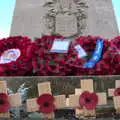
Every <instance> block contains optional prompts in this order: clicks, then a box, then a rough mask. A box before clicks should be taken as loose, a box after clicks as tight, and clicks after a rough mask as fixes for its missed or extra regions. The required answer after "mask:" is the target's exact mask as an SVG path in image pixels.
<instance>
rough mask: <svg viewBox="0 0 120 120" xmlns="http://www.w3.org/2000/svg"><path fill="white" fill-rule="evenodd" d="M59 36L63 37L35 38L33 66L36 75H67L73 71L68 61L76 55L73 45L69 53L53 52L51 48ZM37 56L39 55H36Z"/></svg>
mask: <svg viewBox="0 0 120 120" xmlns="http://www.w3.org/2000/svg"><path fill="white" fill-rule="evenodd" d="M57 38H60V39H63V37H62V36H44V37H42V38H38V39H36V40H35V46H36V47H33V48H34V49H33V48H32V49H33V52H32V53H33V56H34V57H33V61H32V64H33V68H34V71H35V75H39V76H41V75H42V76H46V75H47V76H49V75H50V76H65V75H68V74H69V72H70V71H71V70H70V68H69V67H68V65H67V61H68V60H69V59H72V58H71V57H75V56H76V52H75V51H74V50H73V46H72V45H71V46H70V48H69V52H68V54H66V53H65V54H63V53H52V52H50V49H51V47H52V44H53V41H54V40H55V39H57ZM36 56H37V57H36Z"/></svg>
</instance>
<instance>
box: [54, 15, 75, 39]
mask: <svg viewBox="0 0 120 120" xmlns="http://www.w3.org/2000/svg"><path fill="white" fill-rule="evenodd" d="M56 33H59V34H60V35H63V36H65V37H69V36H73V35H75V34H77V19H76V17H75V16H74V15H67V14H65V15H62V14H58V15H57V16H56Z"/></svg>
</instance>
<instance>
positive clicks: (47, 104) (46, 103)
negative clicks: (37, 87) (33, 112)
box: [37, 94, 55, 113]
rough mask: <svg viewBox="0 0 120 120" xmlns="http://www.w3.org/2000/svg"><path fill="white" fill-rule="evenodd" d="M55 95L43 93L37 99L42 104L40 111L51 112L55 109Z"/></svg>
mask: <svg viewBox="0 0 120 120" xmlns="http://www.w3.org/2000/svg"><path fill="white" fill-rule="evenodd" d="M54 100H55V99H54V97H53V96H52V95H50V94H42V95H41V96H39V97H38V99H37V104H38V105H39V106H40V112H42V113H51V112H53V111H54V110H55V105H54Z"/></svg>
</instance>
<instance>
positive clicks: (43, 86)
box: [0, 79, 120, 119]
mask: <svg viewBox="0 0 120 120" xmlns="http://www.w3.org/2000/svg"><path fill="white" fill-rule="evenodd" d="M80 86H81V88H75V94H72V95H69V97H68V98H66V95H64V94H63V95H57V96H53V95H52V91H51V84H50V82H43V83H39V84H38V93H39V97H36V98H32V99H27V101H26V105H27V112H36V111H40V108H41V109H42V108H43V110H41V111H40V112H41V114H43V115H42V116H43V118H47V119H53V118H54V117H55V113H54V111H52V112H50V110H49V109H46V110H47V112H45V111H44V107H47V106H48V104H51V108H50V109H53V110H54V107H55V109H57V110H59V109H63V108H65V109H67V108H74V109H75V113H76V116H80V115H81V116H96V111H95V108H94V109H92V110H91V109H87V108H86V107H79V106H80V105H79V101H80V95H81V94H82V93H83V92H84V91H88V92H90V93H93V92H94V87H93V80H92V79H87V80H80ZM118 87H120V80H116V88H118ZM114 92H115V88H114V89H113V88H112V89H108V96H110V97H111V96H112V97H113V102H114V108H115V109H116V112H120V96H115V95H114ZM2 93H4V94H6V95H8V94H7V83H6V81H0V107H1V104H2V103H3V102H6V101H7V100H5V101H3V100H2V98H1V94H2ZM95 94H96V95H97V96H98V103H97V105H106V104H107V93H105V92H102V93H95ZM50 95H51V96H53V98H54V101H52V99H53V98H52V97H51V96H50ZM46 96H48V97H49V98H47V97H46ZM42 97H43V98H44V99H41V98H42ZM45 101H46V102H45ZM8 102H9V106H10V107H20V106H22V100H21V94H20V93H15V94H10V95H8ZM41 102H43V103H44V104H43V105H41V106H40V103H41ZM47 102H48V103H47ZM4 104H5V103H4ZM0 118H10V112H9V109H8V111H6V112H3V113H2V112H1V111H0Z"/></svg>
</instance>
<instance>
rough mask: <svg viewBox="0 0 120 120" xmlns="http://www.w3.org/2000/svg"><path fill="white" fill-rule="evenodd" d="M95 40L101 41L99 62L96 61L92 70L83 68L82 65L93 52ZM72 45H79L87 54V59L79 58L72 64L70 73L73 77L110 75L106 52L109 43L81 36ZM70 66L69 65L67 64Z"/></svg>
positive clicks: (104, 40)
mask: <svg viewBox="0 0 120 120" xmlns="http://www.w3.org/2000/svg"><path fill="white" fill-rule="evenodd" d="M97 39H101V40H103V50H102V55H101V58H100V61H98V62H97V63H96V64H95V66H94V67H93V68H84V67H83V65H84V63H85V62H86V61H88V60H89V59H91V56H92V54H93V53H94V51H95V48H96V43H97ZM74 45H80V46H81V47H82V48H83V49H84V50H85V51H86V53H87V55H88V56H87V57H85V58H79V59H77V61H75V62H72V66H71V67H72V68H71V69H72V73H73V74H75V75H107V74H112V73H113V71H112V72H111V71H110V69H112V67H111V65H110V64H108V62H107V60H106V59H107V56H105V55H106V52H107V50H108V49H109V47H110V42H109V41H108V40H106V39H103V38H100V37H99V36H98V37H92V36H81V37H79V38H77V39H76V40H75V42H74ZM69 65H70V64H69Z"/></svg>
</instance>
